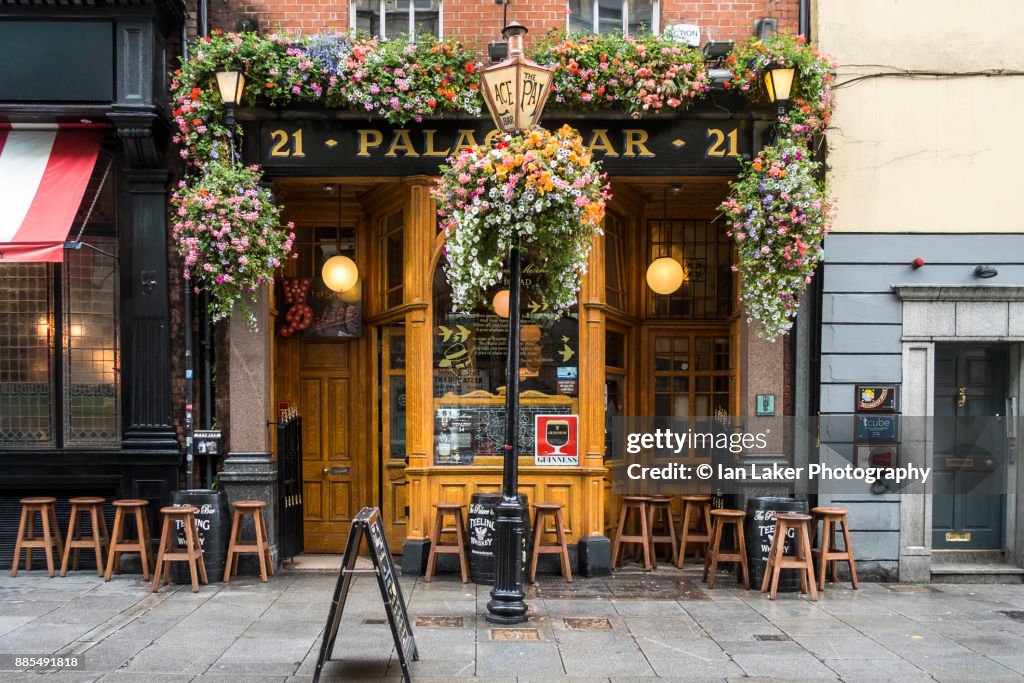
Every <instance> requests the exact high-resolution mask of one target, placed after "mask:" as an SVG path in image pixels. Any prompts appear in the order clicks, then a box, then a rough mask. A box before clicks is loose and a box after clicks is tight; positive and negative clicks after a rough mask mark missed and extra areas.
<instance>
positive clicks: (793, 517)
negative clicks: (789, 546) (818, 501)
mask: <svg viewBox="0 0 1024 683" xmlns="http://www.w3.org/2000/svg"><path fill="white" fill-rule="evenodd" d="M711 514H715V513H714V511H712V512H711ZM775 519H776V520H782V521H784V522H809V521H811V516H810V515H805V514H802V513H799V512H780V513H778V514H777V515H775Z"/></svg>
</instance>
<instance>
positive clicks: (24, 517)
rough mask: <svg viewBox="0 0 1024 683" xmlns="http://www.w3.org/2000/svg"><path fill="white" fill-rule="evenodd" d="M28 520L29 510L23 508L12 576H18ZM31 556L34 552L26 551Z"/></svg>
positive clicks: (12, 563) (15, 545)
mask: <svg viewBox="0 0 1024 683" xmlns="http://www.w3.org/2000/svg"><path fill="white" fill-rule="evenodd" d="M27 520H28V509H27V508H26V507H25V506H24V505H22V506H21V521H19V522H18V540H17V541H15V543H14V560H13V561H12V562H11V576H17V575H18V565H19V564H20V563H21V541H22V540H23V539H24V538H25V524H26V521H27ZM26 551H27V552H28V553H29V554H30V555H31V554H32V551H31V550H30V549H26Z"/></svg>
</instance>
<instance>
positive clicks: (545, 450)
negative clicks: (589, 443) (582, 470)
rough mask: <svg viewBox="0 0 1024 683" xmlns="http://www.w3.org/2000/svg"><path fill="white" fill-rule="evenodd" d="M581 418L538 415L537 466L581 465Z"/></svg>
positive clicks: (536, 427) (535, 457)
mask: <svg viewBox="0 0 1024 683" xmlns="http://www.w3.org/2000/svg"><path fill="white" fill-rule="evenodd" d="M579 419H580V418H579V416H578V415H537V416H535V417H534V420H535V423H534V424H535V428H534V433H535V434H536V439H537V440H536V444H537V445H536V451H535V452H534V464H535V465H548V466H559V465H579V464H580V451H579V436H578V434H579Z"/></svg>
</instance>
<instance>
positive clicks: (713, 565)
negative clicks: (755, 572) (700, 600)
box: [704, 510, 750, 589]
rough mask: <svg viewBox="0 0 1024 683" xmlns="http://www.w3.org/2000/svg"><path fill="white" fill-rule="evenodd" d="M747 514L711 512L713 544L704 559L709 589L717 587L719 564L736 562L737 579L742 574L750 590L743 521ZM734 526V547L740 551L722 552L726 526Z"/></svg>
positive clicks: (740, 512)
mask: <svg viewBox="0 0 1024 683" xmlns="http://www.w3.org/2000/svg"><path fill="white" fill-rule="evenodd" d="M746 516H747V513H746V512H744V511H743V510H712V511H711V520H712V526H711V543H710V545H709V546H708V552H707V557H705V558H704V581H707V582H708V588H714V587H715V575H716V574H717V572H718V563H719V562H735V563H737V564H738V565H739V569H738V570H737V572H736V575H737V578H739V576H740V575H741V574H742V576H743V585H744V586H746V587H747V588H748V589H749V588H750V568H749V567H747V544H746V542H745V541H746V539H745V538H744V537H743V520H744V519H745V518H746ZM727 524H728V525H731V526H732V528H733V529H732V534H733V535H732V537H733V539H734V541H735V542H734V544H733V545H734V546H735V547H736V548H738V549H739V550H737V551H735V552H724V553H723V552H722V536H723V535H724V533H725V526H726V525H727Z"/></svg>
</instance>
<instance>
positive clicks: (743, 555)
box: [736, 519, 750, 590]
mask: <svg viewBox="0 0 1024 683" xmlns="http://www.w3.org/2000/svg"><path fill="white" fill-rule="evenodd" d="M736 528H737V529H738V530H739V537H740V538H739V542H738V545H739V548H740V571H742V572H743V585H744V586H746V588H747V590H750V567H749V566H748V564H747V540H746V538H744V537H743V520H742V519H741V520H740V521H739V523H738V524H737V525H736Z"/></svg>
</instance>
